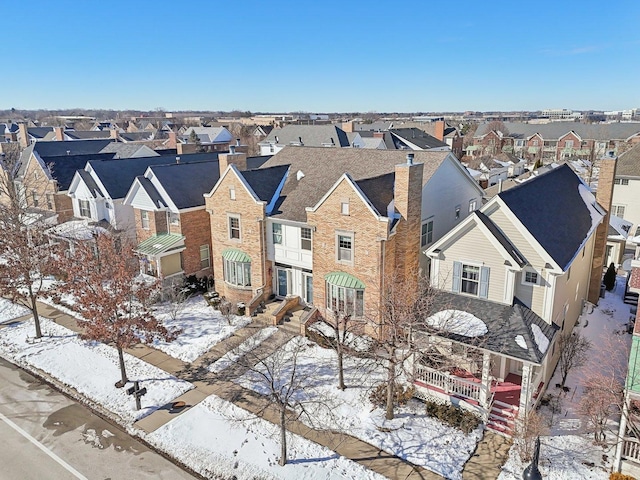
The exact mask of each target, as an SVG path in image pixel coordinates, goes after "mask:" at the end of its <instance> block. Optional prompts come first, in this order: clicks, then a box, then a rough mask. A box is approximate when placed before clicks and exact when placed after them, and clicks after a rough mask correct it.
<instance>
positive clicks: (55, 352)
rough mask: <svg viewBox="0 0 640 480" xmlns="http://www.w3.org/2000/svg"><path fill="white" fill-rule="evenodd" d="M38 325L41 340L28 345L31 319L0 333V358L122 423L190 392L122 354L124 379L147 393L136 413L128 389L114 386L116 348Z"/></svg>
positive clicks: (117, 370) (43, 322)
mask: <svg viewBox="0 0 640 480" xmlns="http://www.w3.org/2000/svg"><path fill="white" fill-rule="evenodd" d="M40 321H41V325H42V333H43V335H44V336H43V338H42V339H41V340H39V341H36V342H34V343H28V342H27V338H28V337H31V338H32V337H33V334H34V330H33V321H32V320H29V321H26V322H22V323H20V324H15V325H10V326H7V327H4V328H2V329H0V355H2V356H4V357H6V358H8V359H9V360H11V361H12V362H15V363H17V364H18V365H28V366H31V367H35V368H38V369H40V370H43V371H45V372H46V373H48V374H49V375H51V376H52V377H53V378H56V379H57V380H59V381H60V382H62V383H64V384H65V385H68V386H70V387H73V388H75V389H76V390H77V391H78V392H79V393H81V394H82V395H84V396H86V397H87V398H89V399H90V400H92V401H94V402H96V403H98V404H100V405H102V406H103V407H104V408H106V409H107V410H109V411H111V412H113V413H115V414H117V415H119V416H120V417H121V418H122V419H124V421H125V422H128V423H133V422H134V421H136V420H137V419H139V418H142V417H144V416H146V415H148V414H149V413H151V412H152V411H154V410H156V409H157V408H159V407H161V406H163V405H165V404H166V403H168V402H170V401H171V400H173V399H174V398H176V397H178V396H180V395H182V394H183V393H184V392H186V391H188V390H190V389H191V388H192V385H191V384H190V383H188V382H185V381H183V380H179V379H177V378H175V377H173V376H171V375H169V374H168V373H166V372H164V371H162V370H160V369H159V368H156V367H154V366H152V365H150V364H148V363H146V362H143V361H142V360H139V359H137V358H135V357H132V356H131V355H128V354H126V353H125V365H126V368H127V376H128V377H129V379H130V380H132V381H133V380H139V381H140V386H142V387H146V388H147V392H148V393H147V394H146V395H145V396H144V397H143V398H142V409H141V410H140V411H136V410H135V401H134V399H133V397H131V396H129V395H127V393H126V389H127V387H128V386H131V385H130V384H128V385H127V387H125V388H115V386H114V384H115V382H116V381H118V380H119V379H120V367H119V363H118V354H117V351H116V349H115V348H113V347H109V346H107V345H103V344H101V343H97V342H86V341H83V340H80V339H79V338H78V336H77V335H76V334H75V333H74V332H72V331H71V330H69V329H67V328H65V327H62V326H60V325H58V324H56V323H54V322H52V321H50V320H48V319H46V318H41V319H40Z"/></svg>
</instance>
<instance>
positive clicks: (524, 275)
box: [520, 268, 542, 287]
mask: <svg viewBox="0 0 640 480" xmlns="http://www.w3.org/2000/svg"><path fill="white" fill-rule="evenodd" d="M527 273H535V274H536V275H537V276H538V277H537V278H538V281H537V282H536V283H532V282H527ZM541 280H542V276H541V274H540V272H539V271H537V270H536V269H535V268H525V269H524V270H522V278H521V279H520V283H521V284H522V285H527V286H532V287H539V286H540V285H541V284H542V282H541Z"/></svg>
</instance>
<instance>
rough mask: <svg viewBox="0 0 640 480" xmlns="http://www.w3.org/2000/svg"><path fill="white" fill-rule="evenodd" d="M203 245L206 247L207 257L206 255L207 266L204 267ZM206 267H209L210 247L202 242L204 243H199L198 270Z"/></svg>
mask: <svg viewBox="0 0 640 480" xmlns="http://www.w3.org/2000/svg"><path fill="white" fill-rule="evenodd" d="M203 247H206V249H207V257H206V261H207V266H206V267H203V266H202V262H203V261H204V260H205V258H202V249H203ZM207 268H211V249H210V248H209V245H207V244H204V245H200V270H205V269H207Z"/></svg>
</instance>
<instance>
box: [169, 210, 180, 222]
mask: <svg viewBox="0 0 640 480" xmlns="http://www.w3.org/2000/svg"><path fill="white" fill-rule="evenodd" d="M169 223H170V224H171V225H180V215H178V214H177V213H173V212H169Z"/></svg>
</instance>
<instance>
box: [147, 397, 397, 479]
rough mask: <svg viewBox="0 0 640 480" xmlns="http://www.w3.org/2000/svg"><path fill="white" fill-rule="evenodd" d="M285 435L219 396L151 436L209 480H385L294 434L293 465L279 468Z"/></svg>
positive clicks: (291, 440) (290, 453) (290, 436)
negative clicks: (214, 478) (280, 439)
mask: <svg viewBox="0 0 640 480" xmlns="http://www.w3.org/2000/svg"><path fill="white" fill-rule="evenodd" d="M278 435H279V430H278V427H276V426H275V425H274V424H272V423H269V422H267V421H266V420H262V419H259V418H257V417H255V416H253V415H250V414H249V413H247V412H246V411H244V410H242V409H240V408H238V407H236V406H235V405H233V404H231V403H229V402H225V401H223V400H221V399H220V398H218V397H216V396H213V395H212V396H210V397H207V398H206V399H205V400H204V401H203V402H202V403H200V404H198V405H196V406H195V407H194V408H192V409H190V410H189V411H187V412H185V413H184V414H182V415H180V416H179V417H176V418H175V419H174V420H172V421H171V422H170V423H168V424H166V425H164V426H163V427H161V428H159V429H158V430H156V431H155V432H153V433H151V434H149V435H147V436H146V440H147V441H148V442H150V443H151V444H153V445H155V446H156V447H157V448H159V449H161V450H164V451H165V452H168V453H170V454H171V455H173V456H175V457H176V458H179V459H180V460H181V461H182V462H184V463H185V464H186V465H188V466H189V467H191V468H192V469H193V470H195V471H197V472H198V473H200V474H201V475H204V476H206V477H214V476H215V477H216V478H218V476H219V477H220V478H260V479H291V480H299V479H305V480H321V479H322V480H324V479H327V480H328V479H363V480H367V479H371V480H374V479H375V480H377V479H383V478H385V477H383V476H381V475H378V474H376V473H374V472H372V471H370V470H367V469H365V468H364V467H362V466H361V465H359V464H357V463H355V462H353V461H351V460H348V459H345V458H344V457H341V456H340V455H338V454H336V453H335V452H333V451H331V450H329V449H328V448H325V447H322V446H320V445H318V444H316V443H313V442H310V441H309V440H306V439H305V438H302V437H300V436H298V435H294V434H288V435H287V445H288V451H287V453H288V458H289V463H288V464H287V465H285V466H284V467H281V466H279V465H278V458H279V457H280V446H279V441H278Z"/></svg>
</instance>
